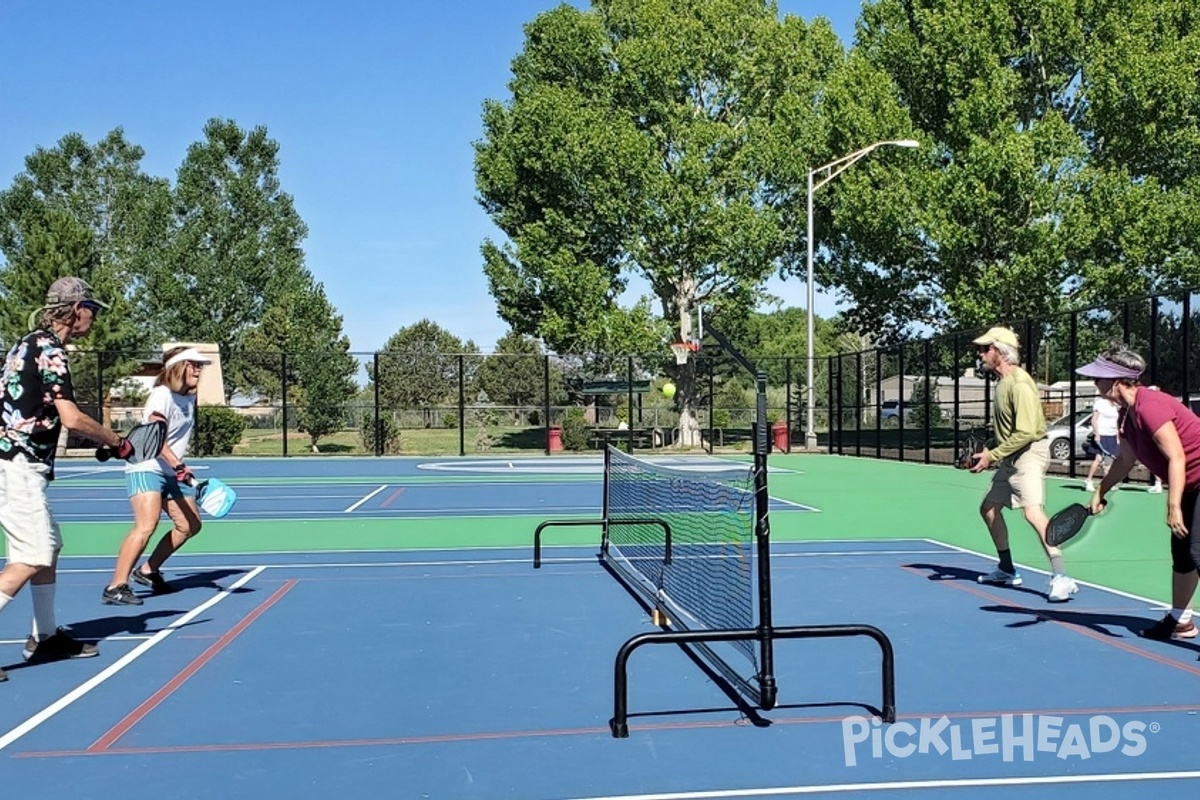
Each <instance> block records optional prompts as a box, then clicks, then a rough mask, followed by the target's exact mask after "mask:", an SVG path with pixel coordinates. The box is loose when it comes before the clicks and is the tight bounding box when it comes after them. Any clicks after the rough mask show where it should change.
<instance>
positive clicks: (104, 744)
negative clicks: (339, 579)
mask: <svg viewBox="0 0 1200 800" xmlns="http://www.w3.org/2000/svg"><path fill="white" fill-rule="evenodd" d="M296 583H297V581H296V579H295V578H293V579H291V580H289V581H287V582H285V583H284V584H283V586H281V587H279V588H278V589H276V590H275V593H274V594H272V595H271V596H270V597H268V598H267V599H266V600H264V601H263V602H262V603H260V604H259V605H258V607H257V608H255V609H254V610H253V611H251V612H250V613H249V614H247V615H246V616H245V617H244V618H243V619H242V620H241V621H240V622H238V624H237V625H234V626H233V627H232V628H231V629H230V630H229V631H228V632H227V633H226V634H225V635H224V636H222V637H221V638H220V639H217V641H215V642H213V643H212V644H211V645H209V647H208V649H207V650H205V651H204V652H203V653H201V654H200V655H199V656H197V657H196V658H195V659H194V660H193V661H192V663H190V664H188V665H187V666H186V667H184V668H183V669H182V670H180V671H179V673H178V674H177V675H176V676H175V677H174V678H172V679H171V680H170V681H168V682H167V683H166V684H165V685H164V686H163V687H162V688H161V689H159V690H158V691H157V692H155V693H154V694H153V695H151V696H150V697H149V698H147V699H146V701H145V702H143V703H142V704H141V705H140V706H138V707H137V708H135V709H134V710H133V711H131V712H129V714H127V715H126V716H125V719H123V720H121V721H120V722H118V723H117V724H116V725H115V726H113V727H112V728H110V729H109V730H108V732H107V733H105V734H104V735H103V736H101V737H100V738H99V739H97V740H96V741H95V742H93V743H92V745H91V747H89V748H88V749H87V750H86V751H85V752H88V753H99V752H104V751H105V750H108V749H109V747H111V746H112V744H113V743H114V742H115V741H117V740H118V739H120V738H121V737H122V736H124V735H125V734H126V733H127V732H128V731H129V729H130V728H132V727H133V726H134V725H136V724H138V723H139V722H140V721H141V720H142V719H144V718H145V717H146V715H147V714H149V713H150V712H151V711H153V710H154V709H155V708H156V707H157V706H158V705H159V704H160V703H161V702H162V701H163V700H166V699H167V698H168V697H170V696H171V694H172V693H173V692H174V691H175V690H176V689H178V688H179V687H180V686H182V685H183V684H184V683H185V682H186V681H187V680H188V678H190V677H192V676H193V675H195V674H196V673H197V672H199V671H200V668H201V667H203V666H204V665H205V664H207V663H208V662H209V661H211V660H212V659H213V658H214V657H215V656H216V655H217V653H219V652H221V651H222V650H224V649H225V647H226V645H228V644H229V643H230V642H232V641H233V640H234V639H236V638H237V637H238V635H239V634H240V633H241V632H242V631H244V630H246V628H248V627H250V623H252V622H254V621H255V620H256V619H258V618H259V617H260V616H262V614H263V612H265V611H266V610H267V609H268V608H270V607H271V606H273V605H275V604H276V603H277V602H279V600H280V599H281V598H282V597H283V596H284V595H285V594H287V593H288V592H289V591H291V589H292V587H293V586H295V585H296Z"/></svg>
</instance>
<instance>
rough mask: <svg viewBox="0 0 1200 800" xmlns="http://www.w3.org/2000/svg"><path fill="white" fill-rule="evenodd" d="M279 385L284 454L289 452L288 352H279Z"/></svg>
mask: <svg viewBox="0 0 1200 800" xmlns="http://www.w3.org/2000/svg"><path fill="white" fill-rule="evenodd" d="M279 385H280V386H282V387H283V388H282V390H281V391H280V399H281V401H282V403H283V419H282V420H280V427H281V429H282V431H283V454H284V455H285V456H286V455H287V454H288V390H287V389H288V382H287V353H280V354H279Z"/></svg>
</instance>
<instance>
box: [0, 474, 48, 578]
mask: <svg viewBox="0 0 1200 800" xmlns="http://www.w3.org/2000/svg"><path fill="white" fill-rule="evenodd" d="M49 474H50V468H49V467H48V466H46V465H45V464H41V463H38V462H35V461H28V460H26V459H22V458H20V457H18V458H17V459H16V460H13V461H9V460H7V459H0V526H3V527H4V540H5V542H6V543H7V544H8V561H9V563H10V564H26V565H28V566H31V567H48V566H50V565H51V564H53V563H54V556H55V554H57V553H58V551H59V550H62V533H61V532H59V530H58V523H57V522H55V520H54V515H53V514H52V513H50V504H49V503H48V502H47V500H46V485H47V484H48V481H47V480H46V476H47V475H49Z"/></svg>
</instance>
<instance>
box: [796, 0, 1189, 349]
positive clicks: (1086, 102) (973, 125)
mask: <svg viewBox="0 0 1200 800" xmlns="http://www.w3.org/2000/svg"><path fill="white" fill-rule="evenodd" d="M1198 56H1200V15H1197V14H1196V11H1195V5H1194V3H1191V2H1188V0H1166V1H1165V2H1159V0H1124V1H1123V2H1119V3H1118V2H1080V0H1040V1H1039V2H1029V0H977V2H971V3H960V2H952V0H873V2H868V3H866V4H864V7H863V14H862V18H861V20H860V22H859V25H858V37H857V45H856V48H855V51H854V53H853V54H852V55H851V57H850V58H849V59H848V61H847V63H846V65H845V67H844V68H843V69H841V70H839V71H838V72H837V74H836V75H835V76H834V77H833V78H832V79H831V80H830V81H829V83H828V92H827V94H826V96H825V97H824V98H823V108H824V111H825V115H826V118H827V120H828V123H829V127H828V132H829V141H830V152H832V153H833V154H835V155H836V154H838V153H840V152H848V151H850V150H854V149H856V148H857V147H859V146H862V145H863V144H865V143H867V142H871V141H874V140H879V139H889V138H894V132H895V125H896V124H897V118H896V114H897V112H898V111H903V113H904V114H905V115H906V116H907V118H908V120H909V121H910V124H911V126H912V127H911V130H913V131H914V138H916V139H918V140H919V141H921V142H922V144H923V150H922V152H923V154H924V156H925V157H924V158H923V159H921V158H915V157H914V158H904V159H901V158H899V157H893V156H889V157H888V158H882V157H878V156H873V157H872V158H871V159H870V160H869V161H868V162H865V163H864V164H863V165H861V166H857V167H855V168H854V169H853V170H851V171H848V172H847V173H845V175H844V176H842V177H841V178H839V179H838V180H837V181H836V182H833V183H831V184H830V185H829V186H827V187H825V188H823V189H822V190H821V192H820V193H819V196H818V201H819V202H818V209H817V215H818V233H819V235H820V240H819V242H818V245H819V246H820V248H821V249H820V251H819V252H820V254H821V257H820V259H819V265H818V270H817V272H818V279H819V281H820V282H821V283H822V284H824V285H826V286H829V287H832V288H834V289H836V290H837V291H838V292H840V293H841V294H842V295H843V296H844V298H845V299H847V300H849V303H848V305H849V309H848V311H847V317H848V319H849V321H850V323H851V324H852V326H853V327H855V328H857V329H860V330H871V331H873V332H877V333H878V335H879V337H880V338H881V339H882V340H883V341H885V342H886V341H887V340H893V341H894V340H896V339H898V338H902V337H903V336H904V335H906V334H907V333H908V332H910V331H911V330H912V326H913V325H914V324H918V325H923V326H927V327H929V328H932V329H933V330H935V331H940V330H954V329H960V328H964V327H975V326H978V325H982V324H986V323H989V322H993V321H996V320H1001V319H1006V320H1016V319H1022V318H1025V317H1037V316H1045V315H1047V314H1050V313H1053V312H1056V311H1060V310H1064V309H1067V308H1075V307H1080V306H1083V305H1091V304H1094V303H1097V302H1103V301H1107V300H1110V299H1111V298H1112V297H1128V296H1132V295H1138V294H1143V293H1145V292H1148V291H1156V290H1164V289H1168V288H1178V287H1180V286H1185V285H1193V284H1195V283H1197V282H1198V281H1200V260H1198V258H1197V237H1198V236H1200V233H1197V226H1196V225H1195V224H1194V223H1193V222H1191V221H1190V220H1191V219H1192V217H1193V216H1194V215H1193V213H1192V212H1191V211H1190V209H1194V208H1195V205H1196V192H1197V189H1198V188H1200V183H1198V181H1197V176H1198V173H1197V169H1196V168H1197V164H1198V163H1200V155H1198V153H1200V149H1198V148H1197V146H1196V144H1197V143H1198V142H1200V125H1198V122H1200V76H1198V75H1197V72H1196V70H1195V69H1193V68H1192V66H1191V65H1194V64H1195V63H1196V62H1197V58H1198ZM846 137H850V139H849V140H847V138H846ZM897 170H899V171H900V172H901V173H902V175H903V178H904V180H902V181H899V182H897V181H896V180H893V179H892V174H893V172H894V171H897Z"/></svg>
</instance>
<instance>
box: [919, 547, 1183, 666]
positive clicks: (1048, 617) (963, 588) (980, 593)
mask: <svg viewBox="0 0 1200 800" xmlns="http://www.w3.org/2000/svg"><path fill="white" fill-rule="evenodd" d="M900 569H902V570H904V571H905V572H910V573H912V574H913V575H917V576H920V577H922V578H924V577H926V576H925V574H924V573H922V572H921V571H920V570H917V569H914V568H912V567H908V566H904V565H903V564H902V565H901V566H900ZM939 583H942V584H945V585H947V586H949V587H950V588H952V589H958V590H959V591H960V592H966V593H967V594H973V595H975V596H976V597H982V598H984V599H985V600H990V601H991V602H993V603H995V604H996V605H1001V606H1006V607H1008V608H1017V609H1020V610H1022V611H1028V612H1029V614H1030V615H1031V616H1033V617H1036V618H1037V619H1039V620H1043V621H1045V622H1050V623H1053V624H1055V625H1061V626H1062V627H1064V628H1066V629H1067V630H1069V631H1074V632H1075V633H1078V634H1079V635H1080V636H1086V637H1088V638H1089V639H1095V640H1096V641H1097V642H1103V643H1104V644H1106V645H1108V646H1109V647H1115V648H1116V649H1118V650H1124V651H1125V652H1126V653H1129V654H1131V655H1135V656H1139V657H1141V658H1145V659H1148V660H1150V661H1155V662H1157V663H1159V664H1162V665H1163V666H1166V667H1172V668H1174V669H1178V670H1182V671H1183V672H1187V673H1189V674H1191V675H1195V676H1196V677H1200V667H1197V666H1193V665H1191V664H1186V663H1184V662H1182V661H1177V660H1175V659H1173V658H1168V657H1166V656H1162V655H1159V654H1157V653H1152V652H1150V651H1149V650H1143V649H1142V648H1140V647H1137V646H1135V645H1132V644H1128V643H1126V642H1125V641H1124V640H1122V639H1114V638H1113V637H1111V636H1106V635H1105V634H1102V633H1098V632H1097V631H1093V630H1089V629H1088V628H1085V627H1083V626H1081V625H1075V624H1073V623H1071V622H1068V621H1066V620H1061V619H1056V618H1055V617H1054V615H1053V614H1054V612H1041V611H1037V610H1035V609H1032V608H1030V607H1029V606H1026V605H1022V604H1021V603H1014V602H1012V601H1011V600H1005V599H1004V598H1002V597H998V596H996V595H994V594H990V593H989V592H986V591H984V590H982V589H978V588H976V587H975V586H970V585H959V584H958V583H957V582H955V581H939ZM1063 610H1064V611H1066V609H1063ZM1084 613H1090V612H1084Z"/></svg>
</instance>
